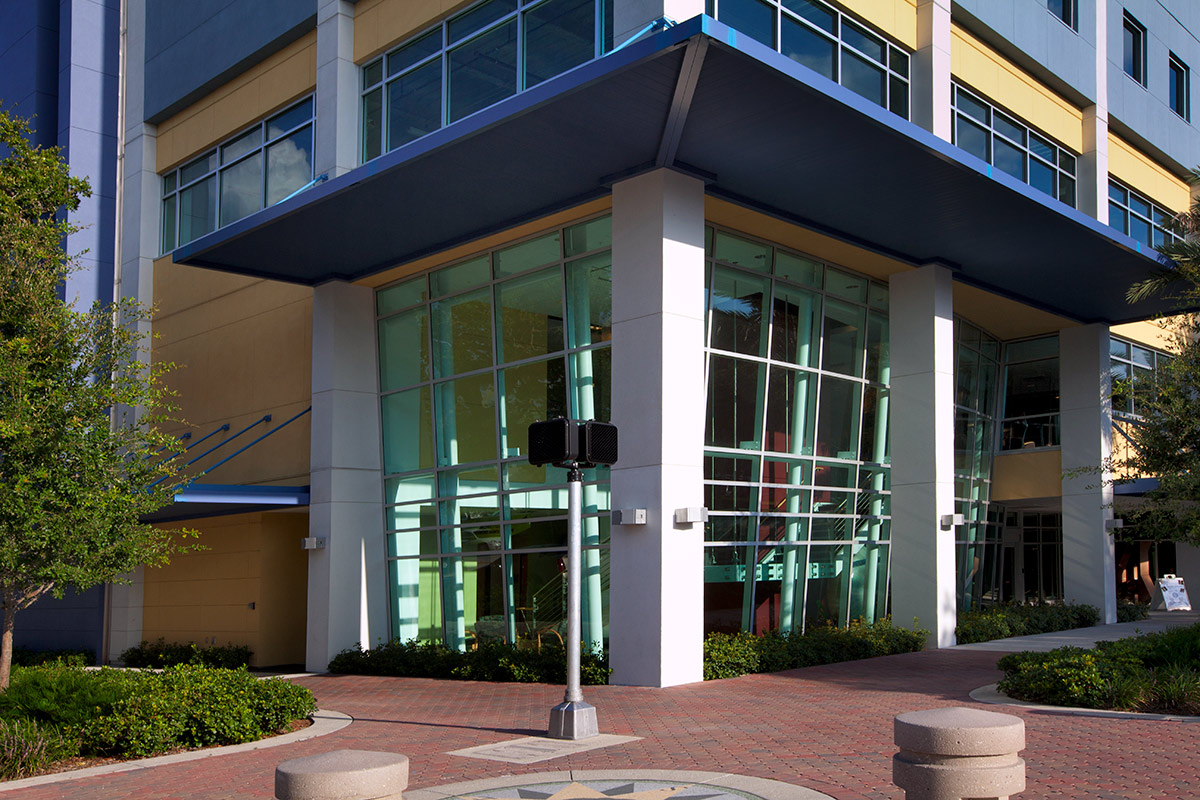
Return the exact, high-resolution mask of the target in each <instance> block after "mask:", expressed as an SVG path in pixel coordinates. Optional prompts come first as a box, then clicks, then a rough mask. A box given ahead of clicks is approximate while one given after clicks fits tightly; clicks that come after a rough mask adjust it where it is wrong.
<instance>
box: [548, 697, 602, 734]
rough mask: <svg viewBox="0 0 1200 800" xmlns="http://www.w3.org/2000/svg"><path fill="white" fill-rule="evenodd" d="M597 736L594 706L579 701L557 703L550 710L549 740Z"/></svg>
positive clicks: (598, 729) (598, 732)
mask: <svg viewBox="0 0 1200 800" xmlns="http://www.w3.org/2000/svg"><path fill="white" fill-rule="evenodd" d="M599 734H600V726H599V725H597V723H596V707H595V706H593V705H590V704H588V703H585V702H583V701H582V700H579V701H576V702H564V703H559V704H558V705H556V706H555V707H554V708H552V709H550V732H549V734H548V735H549V736H550V738H551V739H588V738H590V737H592V736H597V735H599Z"/></svg>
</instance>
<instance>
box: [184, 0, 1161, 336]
mask: <svg viewBox="0 0 1200 800" xmlns="http://www.w3.org/2000/svg"><path fill="white" fill-rule="evenodd" d="M656 166H663V167H668V168H672V169H677V170H680V171H684V172H688V173H689V174H693V175H697V176H699V177H703V178H704V179H705V181H706V184H707V191H708V192H709V193H710V194H712V195H714V196H718V197H721V198H724V199H727V200H731V201H733V202H736V203H740V204H743V205H746V206H748V207H751V208H755V209H759V210H761V211H764V212H766V213H769V214H772V215H775V216H778V217H780V218H782V219H785V220H789V221H792V222H795V223H796V224H799V225H803V226H805V227H808V228H811V229H813V230H816V231H819V232H822V233H825V234H828V235H831V236H834V237H837V238H840V239H844V240H847V241H850V242H852V243H855V244H859V245H861V246H864V247H867V248H870V249H872V250H875V251H879V252H882V253H885V254H887V255H890V256H892V257H894V258H896V259H898V260H900V261H902V262H905V263H909V264H912V265H920V264H925V263H930V262H936V263H941V264H943V265H946V266H948V267H950V268H951V269H953V270H954V271H955V278H956V280H959V281H962V282H965V283H969V284H972V285H976V286H979V287H981V288H984V289H987V290H989V291H993V292H996V293H998V294H1001V295H1004V296H1008V297H1012V298H1015V299H1018V300H1020V301H1022V302H1025V303H1029V304H1031V305H1034V306H1037V307H1040V308H1043V309H1046V310H1049V311H1052V312H1054V313H1057V314H1061V315H1063V316H1066V317H1069V318H1072V319H1075V320H1079V321H1081V322H1093V321H1099V322H1108V323H1117V322H1125V321H1131V320H1135V319H1145V318H1147V317H1150V316H1153V315H1154V314H1156V313H1159V312H1161V311H1165V310H1167V308H1166V307H1165V306H1164V305H1162V303H1161V302H1159V301H1147V302H1142V303H1139V304H1137V305H1132V306H1131V305H1129V304H1128V303H1126V301H1125V291H1126V289H1127V288H1128V287H1129V285H1130V284H1131V283H1133V282H1134V281H1136V280H1138V279H1139V278H1142V277H1145V276H1147V275H1149V274H1150V273H1152V272H1153V271H1155V270H1156V269H1157V268H1158V263H1157V260H1156V256H1157V254H1155V253H1153V252H1152V251H1151V252H1144V251H1143V248H1142V246H1141V245H1139V244H1138V243H1137V242H1136V241H1134V240H1133V239H1131V238H1129V237H1127V236H1124V235H1122V234H1120V233H1118V232H1116V231H1115V230H1113V229H1112V228H1109V227H1108V226H1106V225H1102V224H1100V223H1098V222H1097V221H1096V220H1094V219H1092V218H1090V217H1088V216H1087V215H1086V214H1083V213H1082V212H1079V211H1076V210H1074V209H1072V208H1069V207H1068V206H1066V205H1063V204H1061V203H1059V202H1057V201H1056V200H1053V199H1052V198H1050V197H1048V196H1047V195H1044V194H1042V193H1041V192H1039V191H1037V190H1035V189H1033V188H1031V187H1029V186H1027V185H1025V184H1023V183H1021V182H1020V181H1017V180H1016V179H1014V178H1011V177H1010V176H1008V175H1007V174H1005V173H1002V172H1000V171H998V170H996V171H993V169H992V168H991V167H990V166H989V165H988V164H986V163H984V162H983V161H980V160H979V159H977V158H975V157H974V156H972V155H970V154H968V153H966V152H964V151H962V150H959V149H958V148H956V147H954V146H953V145H951V144H949V143H947V142H945V141H943V140H941V139H938V138H937V137H935V136H934V135H932V134H931V133H929V132H928V131H925V130H923V129H922V128H920V127H918V126H917V125H915V124H913V123H910V122H908V121H907V120H904V119H901V118H900V117H897V116H895V115H893V114H891V113H889V112H888V111H886V110H884V109H882V108H880V107H879V106H877V105H875V104H873V103H871V102H870V101H868V100H865V99H863V98H861V97H859V96H858V95H857V94H855V93H853V92H852V91H850V90H848V89H845V88H844V87H842V86H839V85H837V84H836V83H833V82H832V81H829V80H828V79H826V78H824V77H823V76H821V75H818V74H817V73H815V72H813V71H812V70H809V69H808V68H806V67H804V66H802V65H800V64H798V63H796V62H794V61H792V60H791V59H789V58H787V57H785V56H782V55H780V54H779V53H777V52H775V51H774V50H771V49H770V48H767V47H765V46H763V45H761V44H760V43H758V42H757V41H754V40H751V39H748V38H747V37H744V36H742V35H739V34H738V33H737V32H736V31H734V30H733V29H731V28H729V27H728V26H726V25H723V24H721V23H719V22H717V21H715V20H713V19H711V18H709V17H706V16H700V17H696V18H694V19H692V20H689V21H687V22H685V23H683V24H681V25H678V26H676V27H674V28H670V29H668V30H665V31H662V32H659V33H656V34H654V35H652V36H650V37H648V38H646V39H644V40H642V41H639V42H636V43H634V44H633V45H631V46H629V47H626V48H624V49H622V50H619V51H617V52H614V53H610V54H609V55H607V56H604V57H603V58H600V59H597V60H595V61H592V62H589V63H587V64H584V65H582V66H580V67H577V68H576V69H574V70H571V71H570V72H567V73H564V74H563V75H560V76H558V77H557V78H554V79H552V80H550V81H547V82H545V83H543V84H541V85H539V86H537V87H535V88H533V89H530V90H528V91H526V92H523V93H521V94H518V95H515V96H513V97H510V98H508V99H507V100H504V101H502V102H500V103H497V104H496V105H494V106H491V107H490V108H488V109H485V110H483V111H481V112H479V113H477V114H475V115H472V116H470V117H467V118H465V119H462V120H460V121H458V122H455V123H453V124H451V125H448V126H446V127H445V128H442V129H441V130H438V131H436V132H434V133H431V134H429V135H428V136H425V137H423V138H421V139H419V140H417V141H414V142H411V143H409V144H407V145H405V146H403V147H401V148H399V149H397V150H393V151H392V152H390V153H388V154H386V155H384V156H382V157H380V158H378V159H375V160H374V161H371V162H369V163H367V164H364V165H363V166H361V167H359V168H357V169H355V170H352V171H351V172H349V173H346V174H344V175H341V176H339V177H337V178H334V179H332V180H329V181H327V182H325V183H323V184H321V185H319V186H317V187H315V188H313V189H311V190H309V191H307V192H305V193H303V194H301V195H298V196H296V197H294V198H292V199H290V200H287V201H285V202H283V203H280V204H278V205H276V206H273V207H271V208H268V209H265V210H263V211H261V212H259V213H257V214H254V215H251V216H249V217H246V218H245V219H242V220H240V221H238V222H236V223H234V224H232V225H229V226H227V227H225V228H222V229H220V230H218V231H216V232H213V233H211V234H208V235H207V236H204V237H202V238H200V239H198V240H196V241H194V242H192V243H190V244H188V245H186V246H184V247H180V248H179V249H177V250H176V251H175V252H174V254H173V255H174V259H175V261H176V262H178V263H181V264H190V265H195V266H201V267H209V268H214V269H221V270H228V271H232V272H237V273H241V274H246V275H255V276H261V277H266V278H272V279H277V280H284V281H291V282H297V283H303V284H310V285H312V284H317V283H320V282H323V281H326V280H331V279H345V280H355V279H359V278H363V277H365V276H368V275H372V274H374V273H377V272H380V271H382V270H385V269H387V268H389V267H392V266H395V265H397V264H400V263H403V262H405V261H409V260H412V259H414V258H419V257H421V256H424V255H428V254H430V253H435V252H438V251H440V250H444V249H446V248H448V247H451V246H454V245H456V244H460V243H462V242H465V241H469V240H472V239H476V238H478V237H480V236H484V235H487V234H490V233H494V232H497V231H500V230H503V229H505V228H508V227H511V226H513V225H516V224H519V223H522V222H526V221H529V220H531V219H536V218H537V217H539V216H542V215H544V214H546V213H548V212H551V211H554V210H559V209H562V208H564V207H569V206H571V205H574V204H577V203H579V202H583V201H586V200H589V199H594V198H596V197H600V196H603V195H605V194H606V193H607V192H608V191H609V187H610V186H611V183H612V182H613V181H614V180H617V179H619V178H621V177H623V176H628V175H634V174H637V173H639V172H641V171H644V170H647V169H652V168H654V167H656ZM847 266H851V267H853V264H850V265H847Z"/></svg>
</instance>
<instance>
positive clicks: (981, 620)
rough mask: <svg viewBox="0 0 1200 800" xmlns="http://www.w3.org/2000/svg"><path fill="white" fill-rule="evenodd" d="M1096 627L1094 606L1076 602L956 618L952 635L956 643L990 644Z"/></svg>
mask: <svg viewBox="0 0 1200 800" xmlns="http://www.w3.org/2000/svg"><path fill="white" fill-rule="evenodd" d="M1098 624H1100V611H1099V610H1098V609H1097V608H1096V607H1095V606H1089V605H1082V604H1076V603H1037V604H1031V605H1025V604H1021V603H1010V604H1008V605H1003V606H995V607H993V608H988V609H984V610H982V611H968V612H965V613H962V614H959V615H958V625H957V626H955V628H954V635H955V636H956V637H957V639H958V643H959V644H971V643H973V642H990V641H992V640H993V639H1007V638H1009V637H1012V636H1029V635H1032V634H1035V633H1053V632H1054V631H1065V630H1070V629H1072V628H1090V627H1091V626H1093V625H1098Z"/></svg>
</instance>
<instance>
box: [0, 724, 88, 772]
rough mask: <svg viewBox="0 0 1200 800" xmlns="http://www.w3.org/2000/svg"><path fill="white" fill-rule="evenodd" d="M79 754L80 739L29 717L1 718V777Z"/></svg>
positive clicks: (35, 769)
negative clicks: (42, 724) (40, 723)
mask: <svg viewBox="0 0 1200 800" xmlns="http://www.w3.org/2000/svg"><path fill="white" fill-rule="evenodd" d="M78 754H79V742H78V741H76V740H75V739H73V738H71V737H70V736H65V735H63V734H62V733H61V732H60V731H59V730H58V729H57V728H54V727H48V726H41V725H38V724H37V723H36V722H34V721H33V720H28V719H0V779H4V780H11V779H13V778H24V777H25V776H27V775H34V774H36V773H38V772H41V771H42V770H44V769H46V768H47V767H49V766H50V765H51V764H53V763H54V762H55V761H62V760H64V759H67V758H73V757H74V756H76V755H78Z"/></svg>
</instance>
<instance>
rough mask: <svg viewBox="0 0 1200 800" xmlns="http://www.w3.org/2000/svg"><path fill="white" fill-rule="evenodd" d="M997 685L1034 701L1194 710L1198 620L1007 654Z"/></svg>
mask: <svg viewBox="0 0 1200 800" xmlns="http://www.w3.org/2000/svg"><path fill="white" fill-rule="evenodd" d="M996 666H997V667H999V668H1000V669H1002V670H1004V672H1005V677H1004V679H1003V680H1002V681H1001V682H1000V685H999V689H1000V691H1002V692H1004V693H1005V694H1007V695H1009V696H1010V697H1015V698H1017V699H1019V700H1028V701H1031V702H1035V703H1045V704H1047V705H1059V706H1079V707H1084V708H1113V709H1120V710H1128V711H1153V712H1158V713H1166V714H1193V715H1195V714H1200V625H1193V626H1191V627H1188V628H1175V629H1172V630H1169V631H1164V632H1163V633H1153V634H1147V635H1145V636H1138V637H1135V638H1130V639H1122V640H1120V641H1115V642H1100V643H1098V644H1097V645H1096V648H1095V649H1094V650H1081V649H1079V648H1075V647H1062V648H1059V649H1057V650H1052V651H1050V652H1048V653H1029V652H1025V653H1010V654H1008V655H1006V656H1004V657H1003V658H1001V659H1000V660H999V661H998V662H997V664H996Z"/></svg>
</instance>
